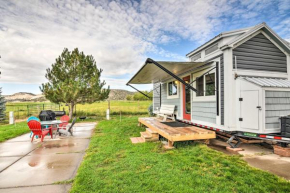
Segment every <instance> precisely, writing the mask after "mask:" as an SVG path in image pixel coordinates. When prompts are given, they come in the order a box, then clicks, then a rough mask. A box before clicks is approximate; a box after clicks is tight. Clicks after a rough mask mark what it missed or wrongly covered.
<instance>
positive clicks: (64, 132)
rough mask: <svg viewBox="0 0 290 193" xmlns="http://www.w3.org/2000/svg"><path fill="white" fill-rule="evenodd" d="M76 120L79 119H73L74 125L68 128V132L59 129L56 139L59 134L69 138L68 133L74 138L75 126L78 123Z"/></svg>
mask: <svg viewBox="0 0 290 193" xmlns="http://www.w3.org/2000/svg"><path fill="white" fill-rule="evenodd" d="M76 120H77V118H76V117H75V118H74V119H73V121H72V123H71V124H70V126H69V128H68V130H67V131H66V130H64V129H59V128H58V129H57V130H56V133H55V137H56V135H57V134H59V135H61V134H64V135H67V136H68V133H69V134H70V135H71V136H73V126H74V124H75V123H76Z"/></svg>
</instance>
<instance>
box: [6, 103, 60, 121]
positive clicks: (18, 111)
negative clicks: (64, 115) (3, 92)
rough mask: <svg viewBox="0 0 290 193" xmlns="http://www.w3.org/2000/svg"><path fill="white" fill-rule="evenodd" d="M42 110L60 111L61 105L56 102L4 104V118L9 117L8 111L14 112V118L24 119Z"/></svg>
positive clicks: (36, 114)
mask: <svg viewBox="0 0 290 193" xmlns="http://www.w3.org/2000/svg"><path fill="white" fill-rule="evenodd" d="M42 110H53V111H60V110H61V106H60V105H58V104H53V103H48V104H45V103H44V104H29V105H6V119H7V118H8V117H9V112H10V111H13V112H14V117H15V119H25V118H27V117H30V116H37V117H38V115H39V113H40V111H42Z"/></svg>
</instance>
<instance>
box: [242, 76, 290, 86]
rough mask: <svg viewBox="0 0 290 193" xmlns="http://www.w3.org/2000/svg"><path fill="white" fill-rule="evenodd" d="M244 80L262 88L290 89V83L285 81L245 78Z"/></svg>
mask: <svg viewBox="0 0 290 193" xmlns="http://www.w3.org/2000/svg"><path fill="white" fill-rule="evenodd" d="M244 80H247V81H249V82H251V83H254V84H256V85H258V86H261V87H276V88H290V81H289V80H285V79H276V78H260V77H259V78H257V77H245V78H244Z"/></svg>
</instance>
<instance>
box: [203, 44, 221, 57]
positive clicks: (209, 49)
mask: <svg viewBox="0 0 290 193" xmlns="http://www.w3.org/2000/svg"><path fill="white" fill-rule="evenodd" d="M218 48H219V47H218V44H214V45H212V46H211V47H209V48H207V49H206V50H205V55H208V54H210V53H212V52H214V51H216V50H217V49H218Z"/></svg>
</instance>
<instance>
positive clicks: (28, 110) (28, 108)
mask: <svg viewBox="0 0 290 193" xmlns="http://www.w3.org/2000/svg"><path fill="white" fill-rule="evenodd" d="M27 116H28V117H29V105H27Z"/></svg>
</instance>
